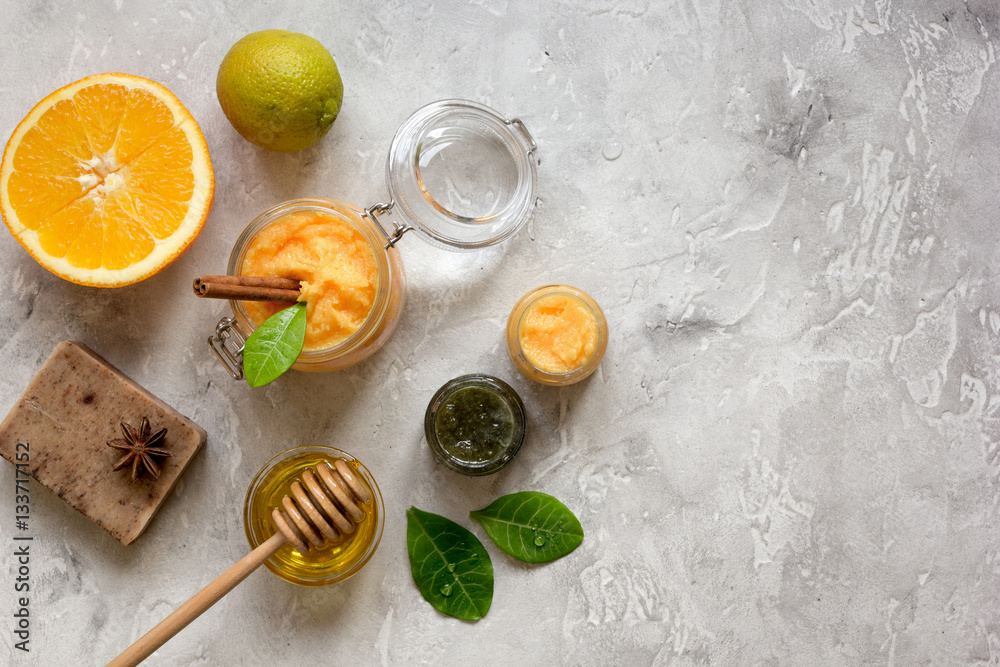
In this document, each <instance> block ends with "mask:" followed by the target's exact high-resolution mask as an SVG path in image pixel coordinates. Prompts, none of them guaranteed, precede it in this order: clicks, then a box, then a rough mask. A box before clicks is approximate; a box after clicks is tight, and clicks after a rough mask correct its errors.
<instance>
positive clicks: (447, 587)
mask: <svg viewBox="0 0 1000 667" xmlns="http://www.w3.org/2000/svg"><path fill="white" fill-rule="evenodd" d="M441 595H443V596H445V597H450V596H451V584H445V585H444V586H442V587H441Z"/></svg>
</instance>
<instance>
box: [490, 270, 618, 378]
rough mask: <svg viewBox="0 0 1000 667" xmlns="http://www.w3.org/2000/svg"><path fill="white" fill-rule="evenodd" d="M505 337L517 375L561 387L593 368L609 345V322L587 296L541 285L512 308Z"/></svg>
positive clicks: (599, 362)
mask: <svg viewBox="0 0 1000 667" xmlns="http://www.w3.org/2000/svg"><path fill="white" fill-rule="evenodd" d="M506 339H507V351H508V352H509V353H510V359H511V361H513V362H514V365H515V366H516V367H517V369H518V370H519V371H521V372H522V373H524V374H525V375H526V376H527V377H528V378H530V379H532V380H534V381H535V382H540V383H542V384H547V385H551V386H556V387H561V386H565V385H569V384H573V383H574V382H579V381H580V380H583V379H585V378H587V377H589V376H590V375H591V374H592V373H593V372H594V371H595V370H597V367H598V366H599V365H600V364H601V359H603V358H604V351H605V349H606V348H607V345H608V321H607V319H606V318H605V317H604V311H602V310H601V307H600V306H599V305H597V302H596V301H594V298H593V297H591V296H590V295H589V294H587V293H586V292H583V291H581V290H578V289H577V288H575V287H572V286H570V285H562V284H558V285H543V286H541V287H536V288H535V289H533V290H531V291H530V292H528V293H527V294H525V295H524V296H523V297H521V299H520V300H519V301H518V302H517V303H516V304H515V305H514V308H513V309H512V310H511V311H510V316H509V317H508V318H507V334H506Z"/></svg>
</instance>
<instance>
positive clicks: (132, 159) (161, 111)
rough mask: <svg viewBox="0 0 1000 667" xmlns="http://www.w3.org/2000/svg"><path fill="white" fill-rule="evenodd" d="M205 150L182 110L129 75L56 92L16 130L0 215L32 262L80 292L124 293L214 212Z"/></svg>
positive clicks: (1, 171)
mask: <svg viewBox="0 0 1000 667" xmlns="http://www.w3.org/2000/svg"><path fill="white" fill-rule="evenodd" d="M214 195H215V177H214V175H213V173H212V162H211V159H210V157H209V154H208V145H207V144H206V143H205V137H204V136H203V135H202V133H201V129H200V128H199V127H198V123H197V122H195V119H194V118H193V117H192V116H191V114H190V113H189V112H188V110H187V109H185V108H184V105H182V104H181V102H180V100H178V99H177V97H176V96H175V95H174V94H173V93H171V92H170V91H169V90H167V89H166V88H164V87H163V86H162V85H160V84H158V83H156V82H154V81H150V80H148V79H143V78H141V77H138V76H132V75H129V74H96V75H94V76H89V77H87V78H85V79H81V80H79V81H77V82H76V83H71V84H70V85H68V86H66V87H64V88H60V89H59V90H57V91H55V92H54V93H52V94H51V95H49V96H48V97H46V98H45V99H44V100H42V101H41V102H39V103H38V104H37V105H36V106H35V108H34V109H32V110H31V113H29V114H28V115H27V116H26V117H25V119H24V120H22V121H21V123H20V124H19V125H18V126H17V128H16V129H15V130H14V134H13V135H11V138H10V141H8V142H7V148H6V149H4V153H3V162H2V164H0V214H2V215H3V221H4V223H5V224H6V225H7V229H9V230H10V233H11V234H13V235H14V238H16V239H17V240H18V241H19V242H20V243H21V245H22V246H24V248H25V249H26V250H27V251H28V252H29V253H30V254H31V256H32V257H34V258H35V260H37V261H38V263H39V264H41V265H42V266H44V267H45V268H46V269H48V270H49V271H51V272H52V273H54V274H56V275H57V276H59V277H61V278H65V279H66V280H70V281H72V282H74V283H79V284H81V285H96V286H100V287H121V286H122V285H129V284H131V283H135V282H138V281H140V280H143V279H145V278H148V277H149V276H151V275H153V274H154V273H156V272H157V271H160V270H161V269H163V268H164V267H165V266H167V265H168V264H170V263H171V262H172V261H174V260H175V259H177V258H178V257H179V256H180V255H181V253H183V252H184V251H185V250H186V249H187V248H188V246H189V245H191V243H192V242H193V241H194V240H195V238H197V236H198V234H199V233H200V232H201V229H202V227H203V226H204V225H205V220H206V219H207V218H208V214H209V212H210V211H211V209H212V199H213V197H214Z"/></svg>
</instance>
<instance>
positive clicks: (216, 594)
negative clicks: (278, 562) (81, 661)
mask: <svg viewBox="0 0 1000 667" xmlns="http://www.w3.org/2000/svg"><path fill="white" fill-rule="evenodd" d="M286 542H288V539H287V538H286V537H285V535H284V533H282V532H281V531H278V532H277V533H275V534H274V535H272V536H271V538H270V539H268V540H267V541H266V542H264V543H263V544H262V545H260V546H259V547H257V548H256V549H254V550H253V551H251V552H250V553H248V554H247V555H246V556H244V557H243V558H241V559H240V560H239V561H238V562H237V563H236V564H235V565H233V566H232V567H230V568H229V569H228V570H226V571H225V572H223V573H222V574H220V575H219V576H218V577H216V579H215V580H214V581H213V582H212V583H210V584H209V585H208V586H205V588H203V589H201V590H200V591H198V592H197V593H195V594H194V596H193V597H192V598H191V599H190V600H188V601H187V602H185V603H184V604H182V605H181V606H180V607H178V608H177V609H175V610H174V611H173V612H171V614H170V615H169V616H167V617H166V618H165V619H163V620H162V621H160V622H159V623H157V624H156V627H154V628H153V629H152V630H150V631H149V632H147V633H146V634H144V635H143V636H142V637H140V638H139V639H138V640H137V641H136V642H135V643H134V644H132V645H131V646H129V647H128V648H127V649H125V650H124V651H123V652H122V654H121V655H119V656H118V657H117V658H115V659H114V660H112V661H111V662H109V663H108V667H126V666H127V667H134V665H138V664H139V663H140V662H142V661H143V660H145V659H146V658H148V657H149V656H150V655H151V654H152V653H153V651H155V650H156V649H158V648H160V647H161V646H163V645H164V644H165V643H166V642H167V640H168V639H170V638H171V637H173V636H174V635H176V634H177V633H178V632H180V631H181V630H183V629H184V628H185V627H186V626H187V624H188V623H190V622H191V621H193V620H194V619H196V618H198V617H199V616H201V614H202V613H203V612H204V611H206V610H208V608H209V607H211V606H212V605H213V604H215V603H216V602H218V601H219V600H221V599H222V597H223V596H224V595H225V594H226V593H228V592H229V591H231V590H233V589H234V588H236V586H237V585H238V584H239V583H240V582H241V581H243V580H244V579H246V578H247V577H248V576H250V573H251V572H253V571H254V570H256V569H257V568H258V567H260V566H261V564H262V563H263V562H264V561H266V560H267V559H268V558H270V557H271V556H273V555H274V552H275V551H277V550H278V549H280V548H281V547H282V546H284V544H285V543H286Z"/></svg>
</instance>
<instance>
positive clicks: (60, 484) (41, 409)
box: [0, 341, 206, 545]
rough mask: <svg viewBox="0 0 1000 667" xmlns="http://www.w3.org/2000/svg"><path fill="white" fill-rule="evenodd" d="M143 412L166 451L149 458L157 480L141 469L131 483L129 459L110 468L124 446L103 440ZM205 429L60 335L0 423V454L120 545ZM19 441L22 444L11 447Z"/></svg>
mask: <svg viewBox="0 0 1000 667" xmlns="http://www.w3.org/2000/svg"><path fill="white" fill-rule="evenodd" d="M143 417H146V418H148V419H149V423H150V426H151V427H152V431H153V432H154V433H155V432H156V431H158V430H159V429H161V428H166V429H167V433H166V437H165V439H164V440H163V442H162V443H161V444H160V445H159V446H160V447H163V448H164V449H166V450H168V451H169V452H170V456H169V457H165V458H159V457H157V458H154V461H155V462H156V463H157V465H158V466H159V468H160V477H159V479H153V478H152V476H151V475H150V474H149V473H148V472H147V473H145V474H144V475H143V476H142V477H140V478H139V479H138V481H136V482H134V483H133V482H132V481H131V480H132V470H131V466H128V467H126V468H124V469H122V470H112V467H113V466H114V464H115V463H116V462H117V461H118V460H119V459H120V458H121V457H122V455H123V454H124V453H125V452H121V451H119V450H117V449H114V448H112V447H108V444H107V443H108V441H110V440H116V439H121V438H122V432H121V426H120V424H121V422H125V423H127V424H129V425H131V426H132V427H133V428H134V429H136V430H138V429H139V426H140V424H141V423H142V418H143ZM205 437H206V436H205V431H204V429H202V428H201V427H200V426H198V425H197V424H195V423H194V422H193V421H191V420H190V419H188V418H187V417H185V416H184V415H182V414H180V413H179V412H177V411H176V410H174V409H173V408H171V407H170V406H169V405H167V404H166V403H164V402H163V401H161V400H160V399H158V398H157V397H155V396H153V395H152V394H151V393H149V392H148V391H146V390H145V389H143V388H142V387H140V386H139V385H138V384H136V383H135V382H133V381H132V380H131V379H130V378H128V377H127V376H125V375H124V374H123V373H122V372H121V371H119V370H118V369H117V368H115V367H114V366H112V365H111V364H109V363H108V362H107V361H105V360H104V359H102V358H101V357H100V356H99V355H98V354H97V353H95V352H94V351H93V350H91V349H90V348H88V347H87V346H86V345H84V344H82V343H77V342H69V341H66V342H62V343H59V345H58V346H56V349H55V351H54V352H53V353H52V355H51V356H50V357H49V358H48V359H47V360H46V361H45V364H44V365H43V366H42V368H41V370H40V371H38V375H36V376H35V378H34V379H33V380H32V381H31V383H30V384H29V385H28V388H27V389H25V390H24V394H22V395H21V398H20V399H18V401H17V404H16V405H15V406H14V407H13V408H12V409H11V411H10V413H8V414H7V417H6V419H4V420H3V423H2V424H0V456H3V457H4V458H5V459H7V460H8V461H10V462H11V463H14V462H15V460H16V458H17V453H16V452H17V451H20V452H22V453H21V459H22V462H23V459H24V454H23V452H24V449H25V448H24V446H23V444H26V445H27V448H28V455H29V456H28V459H29V460H28V464H27V466H24V467H22V470H24V471H25V472H26V473H28V474H29V475H31V476H32V477H33V478H35V479H36V480H37V481H38V482H39V483H40V484H41V485H42V486H44V487H46V488H48V489H49V490H51V491H52V492H53V493H55V494H56V495H57V496H59V497H60V498H62V499H63V500H65V501H66V502H67V503H69V504H70V505H71V506H72V507H74V508H76V509H77V510H79V511H80V512H82V513H83V514H84V515H86V516H87V517H88V518H89V519H90V520H91V521H93V522H94V523H96V524H97V525H98V526H100V527H101V528H103V529H104V530H106V531H108V532H109V533H110V534H111V536H112V537H114V538H115V539H116V540H118V541H119V542H121V543H122V544H126V545H127V544H131V543H132V542H134V541H135V538H137V537H139V535H141V534H142V532H143V531H144V530H146V526H147V525H149V522H150V521H151V520H152V518H153V516H154V515H155V514H156V512H157V510H159V509H160V505H162V504H163V501H164V500H165V499H166V497H167V496H168V495H169V494H170V490H171V489H173V488H174V484H176V483H177V480H178V479H180V476H181V474H182V473H183V472H184V469H185V468H187V466H188V463H190V462H191V458H192V457H193V456H194V454H195V452H197V451H198V450H199V449H200V448H201V446H202V445H203V444H205ZM18 443H22V447H20V448H18V446H17V445H18Z"/></svg>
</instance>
